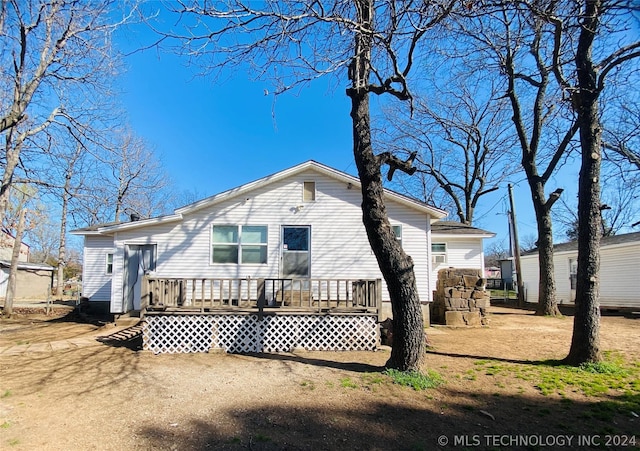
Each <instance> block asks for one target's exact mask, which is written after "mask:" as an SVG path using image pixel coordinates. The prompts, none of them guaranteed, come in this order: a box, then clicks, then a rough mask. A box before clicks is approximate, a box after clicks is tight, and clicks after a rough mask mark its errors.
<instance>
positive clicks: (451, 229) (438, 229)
mask: <svg viewBox="0 0 640 451" xmlns="http://www.w3.org/2000/svg"><path fill="white" fill-rule="evenodd" d="M431 234H432V235H437V236H438V237H447V236H448V237H457V238H463V237H472V238H493V237H494V236H496V234H495V233H493V232H488V231H487V230H483V229H478V228H476V227H472V226H470V225H467V224H462V223H461V222H455V221H436V222H434V223H433V224H431Z"/></svg>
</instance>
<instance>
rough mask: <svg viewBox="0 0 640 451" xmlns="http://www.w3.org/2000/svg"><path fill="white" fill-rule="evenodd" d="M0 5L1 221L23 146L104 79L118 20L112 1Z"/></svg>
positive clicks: (7, 0)
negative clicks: (72, 95)
mask: <svg viewBox="0 0 640 451" xmlns="http://www.w3.org/2000/svg"><path fill="white" fill-rule="evenodd" d="M0 5H1V8H0V27H1V30H0V31H1V33H0V48H1V52H0V58H1V60H0V100H1V102H0V105H1V107H0V133H2V134H3V135H4V138H5V153H4V156H5V165H4V168H3V169H4V171H3V175H2V181H1V184H0V220H1V219H2V215H4V210H5V209H6V205H7V198H8V191H9V187H10V186H11V184H12V183H13V179H14V173H15V170H16V167H17V166H18V164H19V162H20V159H21V152H22V151H23V148H24V145H25V142H26V141H27V140H28V139H31V138H33V137H34V136H35V135H37V134H39V133H41V132H42V131H44V130H45V129H46V128H48V127H49V126H50V125H51V124H52V123H53V122H54V121H55V120H56V119H57V118H60V117H63V116H65V115H67V114H68V112H67V110H68V109H70V105H69V104H67V103H66V101H68V100H69V98H68V97H67V93H69V92H73V91H74V89H86V88H87V87H90V86H97V85H99V83H100V82H102V81H104V80H105V77H104V74H105V71H107V72H110V71H111V69H112V66H111V65H112V61H113V59H112V56H113V55H112V54H111V51H110V39H109V38H110V33H111V31H112V30H113V28H114V27H115V26H116V25H117V24H119V23H121V21H120V20H115V21H113V17H114V16H111V15H110V13H111V12H112V11H111V10H110V8H111V5H112V2H111V1H110V0H103V1H100V2H92V3H91V4H85V3H83V2H77V1H69V0H52V1H44V0H29V1H17V0H1V4H0ZM122 20H123V21H126V20H127V18H125V19H122ZM84 94H88V93H87V92H84Z"/></svg>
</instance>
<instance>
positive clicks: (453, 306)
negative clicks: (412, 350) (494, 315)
mask: <svg viewBox="0 0 640 451" xmlns="http://www.w3.org/2000/svg"><path fill="white" fill-rule="evenodd" d="M486 285H487V279H485V278H483V277H482V274H481V272H480V270H479V269H469V268H445V269H441V270H440V271H438V282H437V284H436V291H434V293H433V304H432V305H431V320H432V321H433V323H434V324H446V325H447V326H480V325H485V324H487V309H488V308H489V305H490V299H491V295H490V292H489V291H487V289H486Z"/></svg>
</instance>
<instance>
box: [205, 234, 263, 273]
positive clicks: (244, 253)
mask: <svg viewBox="0 0 640 451" xmlns="http://www.w3.org/2000/svg"><path fill="white" fill-rule="evenodd" d="M211 250H212V252H211V254H212V255H211V261H212V263H236V264H264V263H267V226H254V225H244V226H243V225H214V226H213V227H212V232H211Z"/></svg>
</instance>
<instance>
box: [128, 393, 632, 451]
mask: <svg viewBox="0 0 640 451" xmlns="http://www.w3.org/2000/svg"><path fill="white" fill-rule="evenodd" d="M407 390H408V389H407ZM440 393H441V394H443V395H444V399H445V401H441V402H438V403H433V402H432V403H430V404H429V403H424V402H421V401H422V400H424V398H425V397H428V396H429V393H425V392H411V393H410V394H409V395H413V396H415V398H416V402H415V405H416V406H415V407H409V406H407V403H404V404H403V405H400V404H397V403H394V402H393V401H390V402H380V401H376V402H371V403H368V404H367V405H366V406H364V407H362V408H358V409H357V410H352V409H345V408H343V407H341V406H340V405H339V402H334V403H331V402H330V400H329V401H328V402H327V400H324V401H322V402H318V403H317V405H315V406H313V407H308V408H304V407H298V406H283V405H273V406H267V407H264V406H263V407H255V408H250V409H242V410H227V411H212V412H210V416H209V417H207V418H202V417H192V418H191V419H189V420H188V422H187V423H186V424H180V423H172V424H165V425H160V424H158V425H154V426H149V427H145V428H142V429H141V430H139V431H138V435H139V436H141V437H143V438H144V440H145V442H147V443H148V444H149V446H150V447H152V448H154V449H182V450H200V449H252V450H281V449H288V450H298V449H299V450H316V449H328V450H343V449H350V450H358V449H362V450H365V449H366V450H371V449H380V450H391V449H393V450H421V449H424V450H432V449H460V448H463V449H464V448H469V449H472V448H475V449H540V448H547V449H558V448H564V449H589V448H603V447H605V448H608V449H616V448H620V449H623V448H624V447H622V446H618V447H616V446H608V447H607V446H606V444H607V443H606V440H607V437H608V436H611V435H614V434H615V435H617V436H619V437H623V436H626V437H628V438H629V439H630V437H631V436H632V434H633V433H634V432H637V430H638V420H637V419H634V417H633V416H631V415H629V414H628V412H626V413H624V412H618V411H611V410H610V409H609V410H608V408H607V407H603V405H604V404H603V402H587V403H577V402H573V403H570V402H563V401H562V400H558V399H547V398H542V399H541V400H538V399H536V400H532V399H530V398H528V397H525V396H504V397H497V396H495V395H490V394H484V395H478V394H474V395H470V394H469V393H461V392H455V391H450V390H442V391H440ZM354 396H361V395H358V394H357V393H355V392H354ZM420 405H425V406H426V407H420ZM176 447H177V448H176ZM627 449H628V447H627Z"/></svg>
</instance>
